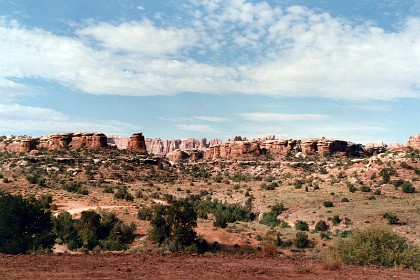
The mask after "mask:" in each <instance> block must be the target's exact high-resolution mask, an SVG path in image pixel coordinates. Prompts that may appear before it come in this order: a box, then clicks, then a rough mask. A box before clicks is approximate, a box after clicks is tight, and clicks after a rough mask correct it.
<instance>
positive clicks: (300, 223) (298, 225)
mask: <svg viewBox="0 0 420 280" xmlns="http://www.w3.org/2000/svg"><path fill="white" fill-rule="evenodd" d="M295 229H296V230H301V231H308V230H309V225H308V223H307V222H305V221H297V222H296V224H295Z"/></svg>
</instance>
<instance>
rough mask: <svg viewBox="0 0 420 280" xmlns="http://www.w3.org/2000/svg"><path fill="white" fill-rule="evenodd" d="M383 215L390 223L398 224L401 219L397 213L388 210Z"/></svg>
mask: <svg viewBox="0 0 420 280" xmlns="http://www.w3.org/2000/svg"><path fill="white" fill-rule="evenodd" d="M383 217H384V218H385V219H387V220H388V224H390V225H395V224H398V222H399V220H400V219H398V217H397V215H395V214H392V213H388V212H387V213H385V214H384V215H383Z"/></svg>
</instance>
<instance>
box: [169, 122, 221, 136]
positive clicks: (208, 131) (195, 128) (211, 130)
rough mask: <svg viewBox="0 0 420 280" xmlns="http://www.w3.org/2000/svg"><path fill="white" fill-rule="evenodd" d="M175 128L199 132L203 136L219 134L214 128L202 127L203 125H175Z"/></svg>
mask: <svg viewBox="0 0 420 280" xmlns="http://www.w3.org/2000/svg"><path fill="white" fill-rule="evenodd" d="M176 127H177V128H178V129H181V130H186V131H192V132H199V133H203V134H211V133H218V132H219V131H218V130H217V129H216V128H214V127H212V126H210V125H204V124H177V125H176Z"/></svg>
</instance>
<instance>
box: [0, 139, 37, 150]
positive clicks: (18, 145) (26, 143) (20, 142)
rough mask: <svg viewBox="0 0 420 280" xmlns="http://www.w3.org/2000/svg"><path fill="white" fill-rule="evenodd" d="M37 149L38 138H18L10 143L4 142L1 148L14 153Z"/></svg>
mask: <svg viewBox="0 0 420 280" xmlns="http://www.w3.org/2000/svg"><path fill="white" fill-rule="evenodd" d="M34 149H36V139H33V138H16V139H13V140H12V142H10V143H3V145H2V148H1V150H4V151H8V152H12V153H29V152H31V151H32V150H34Z"/></svg>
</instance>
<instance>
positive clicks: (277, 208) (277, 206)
mask: <svg viewBox="0 0 420 280" xmlns="http://www.w3.org/2000/svg"><path fill="white" fill-rule="evenodd" d="M284 209H285V208H284V205H283V203H276V204H274V205H273V206H271V211H272V212H275V213H277V215H280V214H281V213H282V212H283V211H284Z"/></svg>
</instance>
